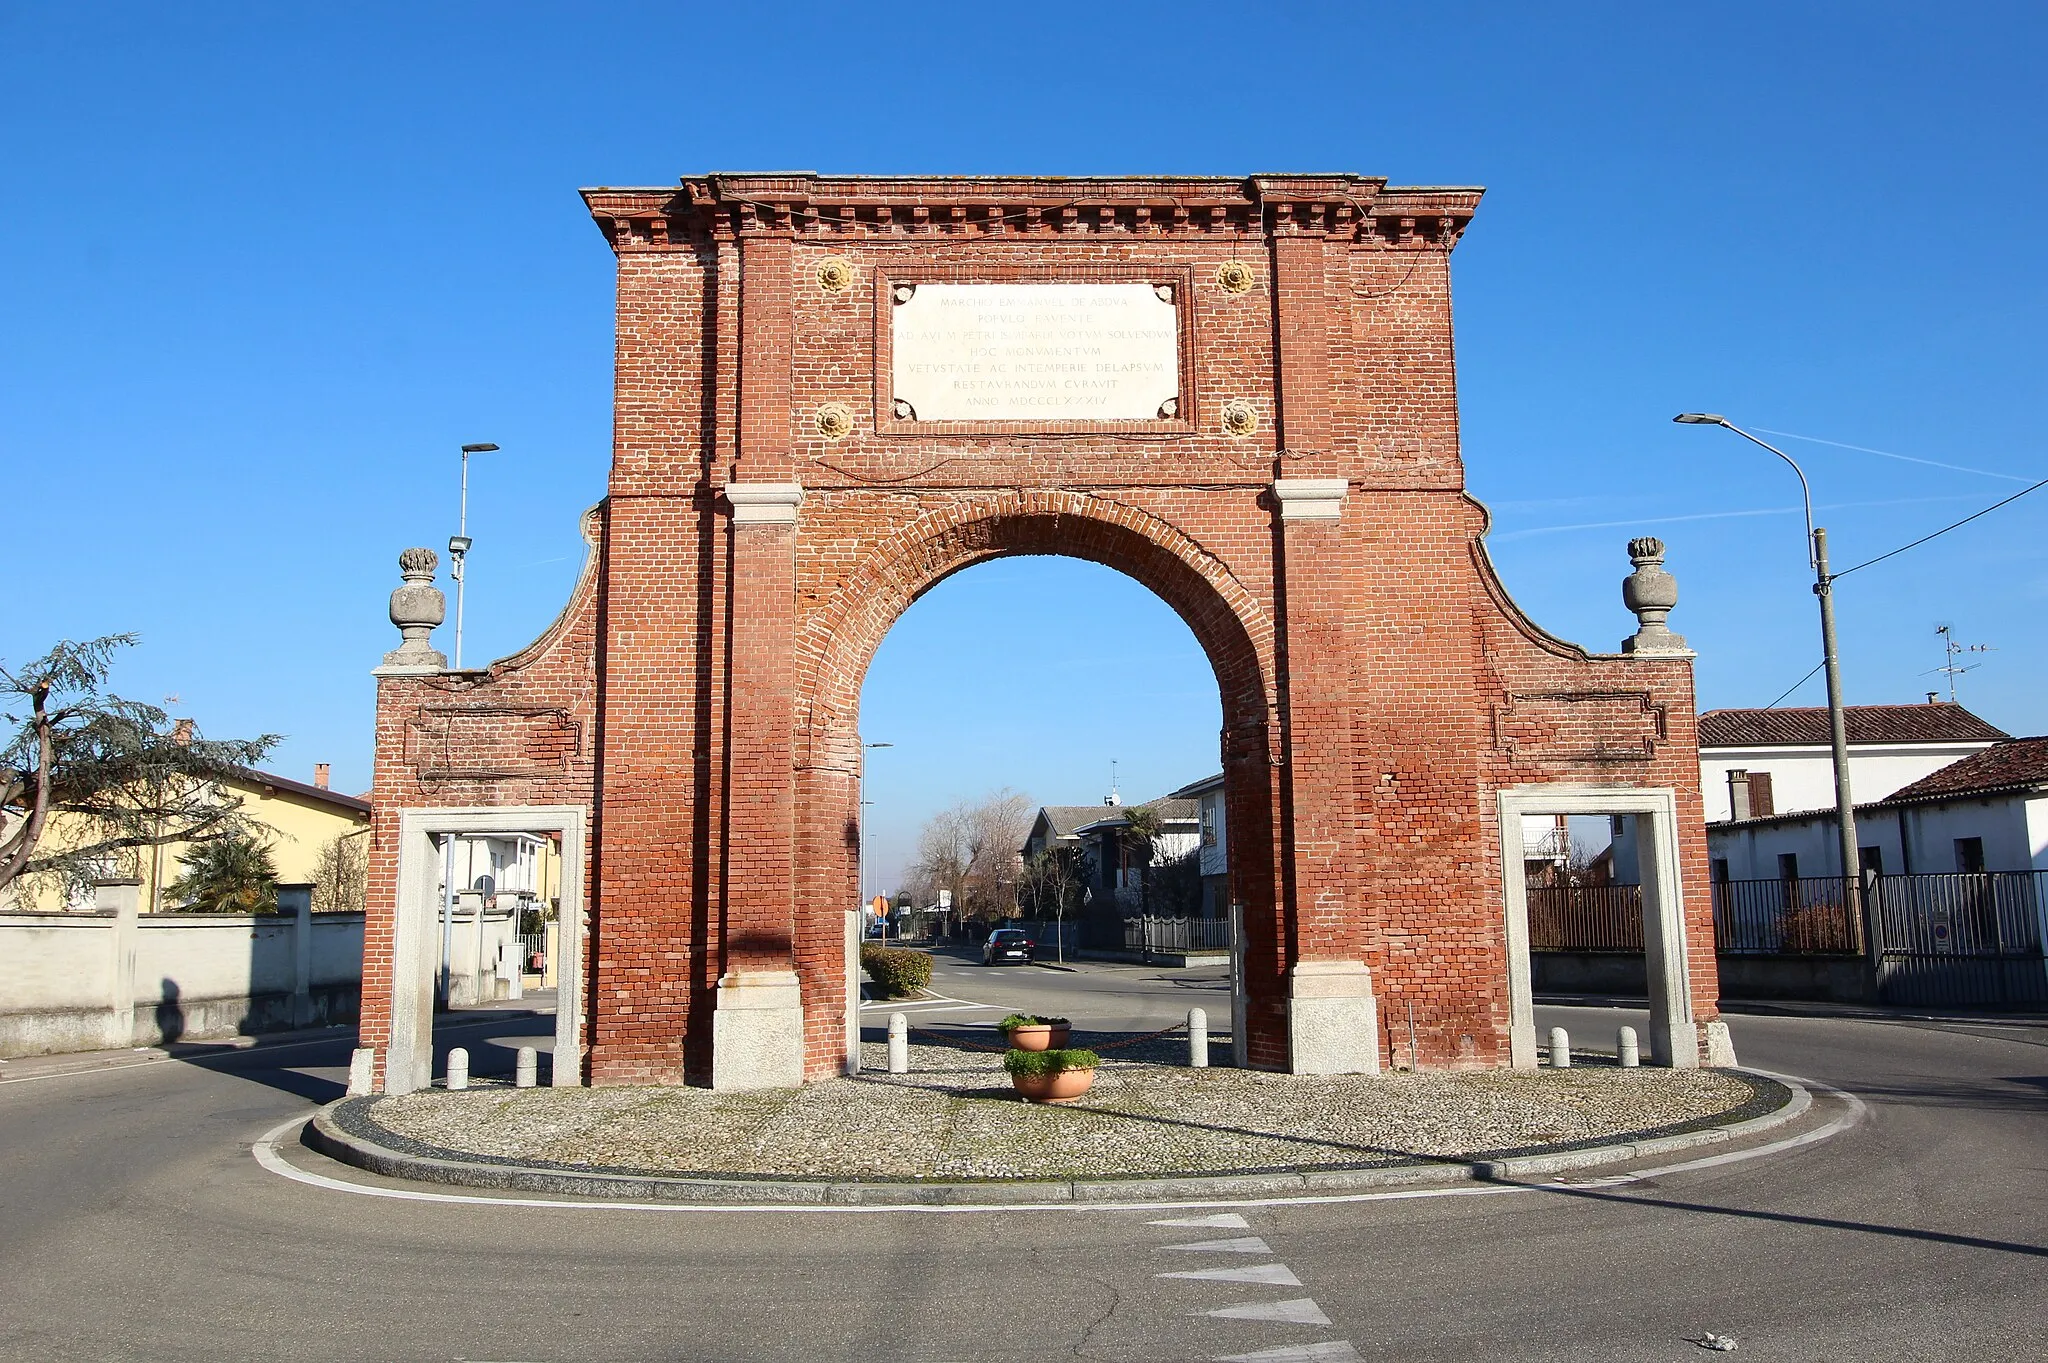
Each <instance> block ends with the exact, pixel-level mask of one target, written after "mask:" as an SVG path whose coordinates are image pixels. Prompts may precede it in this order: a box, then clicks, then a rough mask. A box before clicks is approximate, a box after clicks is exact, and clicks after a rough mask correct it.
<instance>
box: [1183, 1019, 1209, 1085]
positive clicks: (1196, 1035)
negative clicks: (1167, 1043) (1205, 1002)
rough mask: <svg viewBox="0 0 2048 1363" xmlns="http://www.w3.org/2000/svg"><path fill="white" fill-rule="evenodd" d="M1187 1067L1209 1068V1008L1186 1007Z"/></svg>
mask: <svg viewBox="0 0 2048 1363" xmlns="http://www.w3.org/2000/svg"><path fill="white" fill-rule="evenodd" d="M1188 1067H1189V1068H1190V1069H1197V1070H1206V1069H1208V1068H1209V1010H1208V1009H1206V1008H1190V1009H1188Z"/></svg>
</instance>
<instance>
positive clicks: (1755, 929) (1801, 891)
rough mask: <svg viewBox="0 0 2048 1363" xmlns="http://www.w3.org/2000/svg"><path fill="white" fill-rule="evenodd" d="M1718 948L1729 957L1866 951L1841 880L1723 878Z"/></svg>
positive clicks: (1717, 906) (1717, 897)
mask: <svg viewBox="0 0 2048 1363" xmlns="http://www.w3.org/2000/svg"><path fill="white" fill-rule="evenodd" d="M1909 878H1910V877H1901V876H1893V877H1890V879H1893V880H1899V879H1909ZM1714 950H1716V951H1718V952H1720V953H1721V954H1722V955H1724V956H1839V955H1850V956H1853V955H1855V954H1857V953H1858V952H1860V951H1862V950H1863V927H1862V924H1861V923H1859V922H1857V920H1856V914H1855V912H1854V911H1853V910H1852V909H1851V907H1850V905H1849V901H1848V896H1847V895H1846V894H1844V893H1843V886H1842V878H1841V877H1840V876H1806V877H1802V878H1800V879H1797V880H1722V881H1716V882H1715V884H1714Z"/></svg>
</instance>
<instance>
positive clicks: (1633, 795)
mask: <svg viewBox="0 0 2048 1363" xmlns="http://www.w3.org/2000/svg"><path fill="white" fill-rule="evenodd" d="M1499 802H1500V803H1499V808H1500V854H1501V882H1502V908H1503V910H1504V912H1505V914H1506V924H1507V945H1508V1012H1509V1027H1508V1063H1509V1064H1511V1065H1512V1066H1514V1068H1516V1069H1518V1070H1533V1069H1535V1068H1536V1004H1535V996H1534V990H1533V989H1532V987H1531V985H1530V979H1529V886H1528V881H1527V879H1526V877H1525V875H1524V873H1523V869H1522V864H1523V856H1524V852H1525V847H1524V844H1523V841H1522V817H1523V816H1524V815H1528V814H1633V815H1635V816H1637V820H1638V824H1637V837H1636V846H1637V849H1638V851H1637V862H1638V867H1637V869H1638V872H1639V874H1640V875H1641V876H1642V886H1643V964H1644V977H1645V983H1646V987H1647V988H1648V990H1649V995H1650V1037H1649V1040H1650V1058H1651V1060H1652V1061H1653V1062H1654V1063H1656V1064H1659V1065H1669V1066H1671V1067H1672V1068H1673V1069H1682V1070H1689V1069H1697V1068H1698V1067H1699V1063H1700V1059H1699V1040H1698V1033H1697V1030H1696V1029H1695V1027H1694V1025H1693V1014H1692V991H1691V989H1690V988H1689V987H1688V985H1689V983H1690V982H1689V981H1688V979H1687V962H1688V961H1689V960H1690V957H1689V955H1688V953H1687V950H1686V940H1685V893H1684V884H1683V882H1682V880H1681V879H1680V875H1679V861H1678V793H1677V792H1676V791H1674V790H1672V789H1670V788H1668V787H1665V788H1645V787H1639V786H1592V785H1573V784H1569V783H1560V784H1557V785H1537V786H1513V787H1510V788H1508V789H1506V790H1502V791H1501V792H1499Z"/></svg>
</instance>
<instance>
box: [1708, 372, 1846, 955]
mask: <svg viewBox="0 0 2048 1363" xmlns="http://www.w3.org/2000/svg"><path fill="white" fill-rule="evenodd" d="M1671 419H1672V420H1673V421H1676V422H1677V423H1679V424H1680V425H1682V426H1725V427H1726V428H1728V429H1729V430H1731V431H1733V432H1735V434H1737V435H1739V436H1741V437H1742V438H1743V439H1744V440H1747V441H1749V442H1750V443H1751V444H1753V445H1762V446H1763V447H1764V448H1765V449H1767V450H1769V451H1770V452H1771V453H1772V454H1775V455H1777V456H1778V458H1780V459H1782V460H1784V461H1785V462H1786V463H1787V464H1789V465H1791V468H1792V472H1794V473H1796V474H1798V475H1799V495H1800V498H1801V500H1802V501H1803V502H1804V504H1805V507H1806V542H1807V551H1806V558H1807V564H1808V566H1810V567H1811V568H1812V569H1813V594H1814V595H1815V596H1817V597H1819V598H1820V646H1821V663H1822V666H1823V667H1824V668H1825V669H1826V671H1827V682H1828V742H1829V745H1830V746H1831V747H1832V748H1833V749H1834V758H1835V832H1836V836H1837V837H1838V838H1839V839H1840V843H1841V846H1840V849H1839V850H1840V855H1841V864H1842V894H1843V896H1844V898H1845V900H1846V901H1847V904H1848V907H1849V910H1850V912H1851V913H1852V914H1854V915H1855V917H1856V923H1857V926H1858V927H1859V928H1860V929H1861V930H1862V934H1863V942H1864V951H1865V955H1866V956H1869V955H1870V953H1871V951H1872V949H1873V948H1872V944H1873V943H1874V941H1875V938H1874V937H1873V936H1872V934H1871V931H1870V929H1871V922H1870V918H1869V914H1868V906H1867V905H1866V904H1865V903H1864V897H1863V875H1862V867H1861V866H1860V865H1859V864H1858V863H1859V860H1860V857H1859V854H1858V850H1857V847H1856V805H1855V800H1854V797H1853V796H1851V794H1850V792H1849V725H1848V719H1847V716H1846V715H1845V714H1844V712H1843V708H1842V665H1841V658H1840V656H1839V655H1838V653H1837V651H1836V648H1835V597H1834V577H1833V576H1832V575H1831V574H1830V573H1829V572H1828V532H1827V531H1826V530H1825V529H1823V528H1821V527H1819V526H1816V525H1815V524H1814V523H1813V492H1812V490H1811V488H1810V487H1809V486H1808V485H1807V482H1806V472H1805V470H1803V469H1801V468H1800V467H1799V465H1798V464H1797V463H1796V462H1794V460H1793V458H1792V456H1791V455H1789V454H1787V453H1785V452H1784V451H1783V450H1781V449H1779V448H1778V447H1777V446H1775V445H1772V444H1768V443H1766V442H1765V441H1762V440H1759V439H1757V438H1756V437H1755V436H1753V435H1751V434H1750V433H1749V432H1748V431H1745V430H1743V429H1742V428H1741V427H1740V426H1738V425H1736V424H1735V423H1734V422H1732V421H1730V420H1729V419H1728V418H1727V417H1725V416H1718V415H1716V414H1714V413H1712V412H1682V413H1680V414H1679V415H1677V416H1675V417H1673V418H1671ZM1872 964H1873V966H1874V965H1875V960H1874V958H1873V959H1872Z"/></svg>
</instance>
